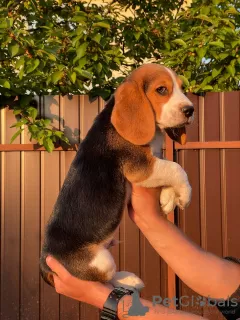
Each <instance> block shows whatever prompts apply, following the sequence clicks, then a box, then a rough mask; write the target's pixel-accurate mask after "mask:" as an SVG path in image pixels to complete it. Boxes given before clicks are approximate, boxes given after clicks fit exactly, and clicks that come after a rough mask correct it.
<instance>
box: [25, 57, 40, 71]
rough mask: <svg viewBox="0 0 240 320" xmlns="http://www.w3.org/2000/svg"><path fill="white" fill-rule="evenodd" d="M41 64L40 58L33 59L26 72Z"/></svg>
mask: <svg viewBox="0 0 240 320" xmlns="http://www.w3.org/2000/svg"><path fill="white" fill-rule="evenodd" d="M39 64H40V60H39V59H34V60H31V64H29V65H28V66H27V67H26V69H25V72H26V73H31V72H33V71H34V70H35V69H36V68H37V67H38V66H39Z"/></svg>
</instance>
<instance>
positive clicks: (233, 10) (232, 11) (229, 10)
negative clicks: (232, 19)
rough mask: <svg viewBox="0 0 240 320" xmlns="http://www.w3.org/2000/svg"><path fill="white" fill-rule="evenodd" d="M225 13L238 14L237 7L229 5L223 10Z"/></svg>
mask: <svg viewBox="0 0 240 320" xmlns="http://www.w3.org/2000/svg"><path fill="white" fill-rule="evenodd" d="M225 13H226V14H229V13H230V14H237V15H239V14H240V13H239V12H238V11H237V9H236V8H235V7H229V8H228V9H227V10H226V11H225Z"/></svg>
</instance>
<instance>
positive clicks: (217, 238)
mask: <svg viewBox="0 0 240 320" xmlns="http://www.w3.org/2000/svg"><path fill="white" fill-rule="evenodd" d="M190 99H191V100H192V101H193V102H194V104H195V108H196V119H195V122H194V124H193V125H192V126H191V127H189V129H188V141H189V142H188V143H187V144H186V145H185V146H180V145H174V144H173V143H172V141H171V140H170V139H166V154H165V156H166V157H167V158H168V159H170V160H173V159H174V160H175V161H178V162H179V163H180V164H181V165H182V166H183V167H184V168H185V170H186V171H187V173H188V175H189V179H190V183H191V185H192V187H193V199H192V203H191V205H190V207H189V208H188V209H187V210H186V211H185V212H184V213H183V212H175V214H174V213H172V214H170V215H169V219H170V220H171V221H175V223H176V224H178V225H179V227H180V228H182V229H183V230H184V232H185V233H186V234H187V235H188V236H189V237H190V238H191V239H193V241H195V242H196V243H198V244H199V245H201V246H202V247H203V248H205V249H207V250H209V251H211V252H213V253H215V254H217V255H219V256H226V255H233V256H238V257H239V256H240V247H239V227H240V223H239V221H240V218H239V213H238V209H239V207H240V197H239V191H238V182H239V178H240V150H239V149H240V92H231V93H209V94H207V96H206V97H198V96H194V95H190ZM103 106H104V104H103V101H102V100H100V99H99V100H96V101H95V102H93V103H90V102H89V100H88V97H87V96H72V97H67V96H66V97H59V96H48V97H44V98H41V99H40V100H39V110H40V113H41V114H42V115H44V116H46V117H48V118H51V119H52V121H53V125H54V126H55V127H56V128H59V129H62V130H63V129H64V131H65V133H66V135H67V136H68V137H69V139H70V142H71V143H72V145H74V144H78V143H79V142H80V141H81V140H82V139H83V138H84V137H85V135H86V133H87V131H88V129H89V128H90V127H91V125H92V122H93V119H94V118H95V116H96V115H97V114H98V113H99V112H100V111H101V110H102V108H103ZM14 122H15V117H14V116H13V114H12V112H11V111H9V110H6V109H2V110H0V126H1V127H0V181H1V183H0V201H1V204H0V210H1V249H0V253H1V255H0V273H1V278H0V315H1V317H0V319H1V320H98V316H99V312H98V310H96V309H95V308H93V307H90V306H87V305H85V304H81V303H78V302H76V301H73V300H70V299H68V298H66V297H63V296H59V295H57V294H56V293H55V291H54V289H52V288H51V287H49V286H48V285H46V284H45V283H44V282H43V281H42V280H41V278H40V276H39V267H38V259H39V253H40V248H41V243H42V239H43V232H44V225H45V223H46V221H47V220H48V217H49V215H50V213H51V211H52V208H53V205H54V203H55V200H56V197H57V195H58V192H59V189H60V187H61V185H62V183H63V181H64V177H65V174H66V172H67V170H68V168H69V165H70V163H71V161H72V160H73V158H74V156H75V153H76V152H75V151H74V149H72V150H71V149H70V150H68V151H63V150H62V149H61V148H58V149H57V150H56V151H54V152H53V153H52V154H49V153H47V152H46V151H44V148H38V146H37V145H36V144H35V143H34V142H32V143H31V142H30V141H29V139H28V137H27V135H26V134H25V133H22V135H21V136H20V137H19V138H18V139H17V140H16V141H15V142H14V144H12V145H10V144H9V142H10V138H11V136H12V135H13V133H14V132H15V129H10V125H11V124H12V123H14ZM118 237H119V240H120V241H121V243H120V245H119V246H118V247H115V248H114V249H113V255H114V258H115V261H116V263H117V266H118V268H119V269H121V270H128V271H131V272H134V273H136V274H137V275H139V276H140V277H141V278H142V279H143V281H144V282H145V285H146V288H145V289H144V291H143V297H144V298H146V299H152V296H153V295H161V296H162V297H163V298H165V297H170V298H171V297H173V296H182V295H185V296H186V295H190V296H191V295H196V294H195V293H194V292H192V291H191V290H190V289H189V288H187V287H186V286H185V285H184V284H182V283H181V282H180V281H179V280H178V279H175V275H174V273H173V272H172V270H171V269H170V268H168V266H167V265H166V264H165V262H164V261H163V260H162V259H161V258H160V257H159V256H158V255H157V254H156V253H155V251H154V250H153V249H152V248H151V246H150V245H149V243H148V242H147V241H146V239H145V238H144V236H143V235H142V234H141V233H140V231H139V230H138V229H137V228H136V226H135V225H134V224H133V223H132V222H131V221H130V219H129V218H128V216H127V215H125V216H124V218H123V221H122V224H121V227H120V231H119V234H118ZM182 309H184V310H188V311H190V312H194V313H197V314H202V315H205V316H207V317H208V318H209V319H213V320H215V319H222V317H221V316H220V315H219V313H218V311H217V310H216V309H215V308H213V307H211V308H208V307H199V306H197V305H196V306H191V307H190V306H189V307H185V308H182Z"/></svg>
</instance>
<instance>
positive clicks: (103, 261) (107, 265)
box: [89, 248, 116, 280]
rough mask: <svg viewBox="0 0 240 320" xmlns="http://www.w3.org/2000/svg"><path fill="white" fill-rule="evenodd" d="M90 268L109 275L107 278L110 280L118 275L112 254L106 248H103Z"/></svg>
mask: <svg viewBox="0 0 240 320" xmlns="http://www.w3.org/2000/svg"><path fill="white" fill-rule="evenodd" d="M89 266H90V267H95V268H97V269H98V270H99V271H101V272H103V273H105V274H107V278H108V279H109V280H110V279H112V278H113V277H114V275H115V273H116V265H115V262H114V260H113V257H112V255H111V253H110V252H109V251H108V250H107V249H105V248H101V249H100V250H99V251H98V252H97V254H96V255H95V257H94V258H93V260H92V261H91V263H90V265H89Z"/></svg>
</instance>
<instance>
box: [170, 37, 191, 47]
mask: <svg viewBox="0 0 240 320" xmlns="http://www.w3.org/2000/svg"><path fill="white" fill-rule="evenodd" d="M172 43H176V44H178V45H180V46H182V47H185V48H186V47H187V44H186V42H185V41H183V40H182V39H175V40H173V41H172Z"/></svg>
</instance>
